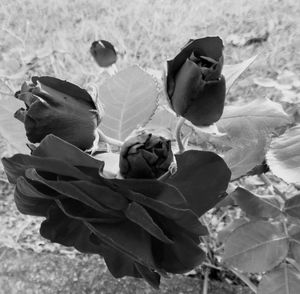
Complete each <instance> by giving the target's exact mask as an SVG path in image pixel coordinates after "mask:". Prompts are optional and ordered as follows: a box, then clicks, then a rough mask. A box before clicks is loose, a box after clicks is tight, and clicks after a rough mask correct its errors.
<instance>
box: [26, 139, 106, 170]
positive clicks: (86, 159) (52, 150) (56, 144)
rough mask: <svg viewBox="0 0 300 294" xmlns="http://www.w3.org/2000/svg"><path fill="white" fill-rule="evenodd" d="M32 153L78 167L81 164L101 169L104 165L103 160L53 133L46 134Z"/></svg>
mask: <svg viewBox="0 0 300 294" xmlns="http://www.w3.org/2000/svg"><path fill="white" fill-rule="evenodd" d="M32 154H33V155H35V156H40V157H55V158H56V159H60V160H63V161H66V162H68V163H69V164H72V165H74V166H76V167H78V168H80V167H81V166H82V167H90V168H95V169H101V170H102V169H103V166H104V162H103V161H100V160H97V159H95V158H94V157H92V156H90V155H88V154H87V153H85V152H83V151H81V150H80V149H79V148H77V147H76V146H74V145H72V144H70V143H68V142H66V141H64V140H62V139H61V138H58V137H56V136H54V135H48V136H47V137H46V138H45V139H44V140H43V141H42V142H41V144H40V145H39V146H38V147H37V148H36V150H35V151H34V152H33V153H32Z"/></svg>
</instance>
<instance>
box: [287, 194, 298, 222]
mask: <svg viewBox="0 0 300 294" xmlns="http://www.w3.org/2000/svg"><path fill="white" fill-rule="evenodd" d="M285 212H286V213H287V214H288V215H290V216H293V217H297V218H299V219H300V194H297V195H295V196H293V197H292V198H290V199H288V200H287V201H286V202H285Z"/></svg>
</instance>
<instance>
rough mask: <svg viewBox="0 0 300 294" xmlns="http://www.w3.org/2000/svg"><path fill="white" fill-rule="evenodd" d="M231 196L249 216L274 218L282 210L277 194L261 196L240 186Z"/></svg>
mask: <svg viewBox="0 0 300 294" xmlns="http://www.w3.org/2000/svg"><path fill="white" fill-rule="evenodd" d="M231 197H232V198H233V199H234V201H235V203H236V204H237V205H238V206H240V208H241V209H242V210H243V211H245V212H246V214H247V215H249V216H254V217H258V218H274V217H276V216H278V215H279V214H280V213H281V211H280V201H279V200H278V199H277V198H276V196H273V195H268V196H259V195H255V194H253V193H251V192H250V191H248V190H246V189H244V188H241V187H238V188H237V189H236V190H235V191H234V192H233V193H232V194H231Z"/></svg>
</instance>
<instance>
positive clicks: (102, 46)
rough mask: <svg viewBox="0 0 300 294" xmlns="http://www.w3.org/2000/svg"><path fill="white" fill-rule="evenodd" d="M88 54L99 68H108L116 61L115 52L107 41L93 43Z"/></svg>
mask: <svg viewBox="0 0 300 294" xmlns="http://www.w3.org/2000/svg"><path fill="white" fill-rule="evenodd" d="M90 52H91V54H92V56H93V57H94V59H95V61H96V62H97V64H98V65H99V66H100V67H109V66H111V65H112V64H114V63H116V61H117V52H116V50H115V48H114V46H113V45H112V44H111V43H110V42H108V41H105V40H99V41H95V42H93V43H92V45H91V48H90Z"/></svg>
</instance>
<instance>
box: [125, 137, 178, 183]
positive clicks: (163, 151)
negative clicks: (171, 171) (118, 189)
mask: <svg viewBox="0 0 300 294" xmlns="http://www.w3.org/2000/svg"><path fill="white" fill-rule="evenodd" d="M172 161H173V153H172V149H171V141H170V140H166V139H165V138H163V137H160V136H155V135H152V134H149V133H145V132H142V133H140V134H138V135H136V136H133V137H131V138H129V139H128V140H126V141H125V143H124V144H123V146H122V148H121V152H120V173H121V175H122V176H123V177H124V178H144V179H153V178H158V177H160V176H161V175H163V174H164V173H166V172H167V171H168V168H169V166H170V164H171V163H172Z"/></svg>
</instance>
